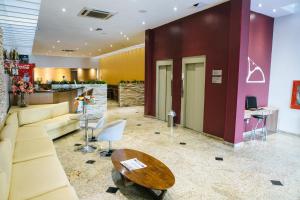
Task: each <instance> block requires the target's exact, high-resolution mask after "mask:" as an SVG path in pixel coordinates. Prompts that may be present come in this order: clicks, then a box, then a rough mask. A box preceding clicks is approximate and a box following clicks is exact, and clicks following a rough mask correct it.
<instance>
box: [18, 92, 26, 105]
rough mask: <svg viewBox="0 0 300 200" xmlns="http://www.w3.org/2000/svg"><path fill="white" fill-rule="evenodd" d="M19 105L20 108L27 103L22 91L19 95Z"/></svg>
mask: <svg viewBox="0 0 300 200" xmlns="http://www.w3.org/2000/svg"><path fill="white" fill-rule="evenodd" d="M19 106H20V107H21V108H24V107H26V106H27V105H26V101H25V93H24V92H22V93H21V95H20V102H19Z"/></svg>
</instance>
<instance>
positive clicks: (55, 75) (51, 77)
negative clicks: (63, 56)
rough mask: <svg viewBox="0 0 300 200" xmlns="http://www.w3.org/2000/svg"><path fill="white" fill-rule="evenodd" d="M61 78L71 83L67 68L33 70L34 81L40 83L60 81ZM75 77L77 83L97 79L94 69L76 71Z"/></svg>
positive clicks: (37, 68) (69, 72)
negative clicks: (40, 81)
mask: <svg viewBox="0 0 300 200" xmlns="http://www.w3.org/2000/svg"><path fill="white" fill-rule="evenodd" d="M63 76H65V77H66V78H65V80H67V81H71V69H69V68H39V67H36V68H34V80H35V81H37V80H41V79H42V83H46V82H47V81H62V80H63V78H62V77H63ZM77 76H78V80H79V81H89V80H96V79H97V70H96V69H81V68H79V69H77Z"/></svg>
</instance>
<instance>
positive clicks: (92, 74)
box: [77, 68, 97, 81]
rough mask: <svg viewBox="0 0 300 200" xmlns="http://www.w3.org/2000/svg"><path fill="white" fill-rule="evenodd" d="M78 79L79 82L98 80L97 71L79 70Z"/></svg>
mask: <svg viewBox="0 0 300 200" xmlns="http://www.w3.org/2000/svg"><path fill="white" fill-rule="evenodd" d="M77 76H78V77H77V78H78V80H79V81H90V80H96V79H97V70H96V69H80V68H79V69H78V71H77Z"/></svg>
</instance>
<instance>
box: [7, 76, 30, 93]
mask: <svg viewBox="0 0 300 200" xmlns="http://www.w3.org/2000/svg"><path fill="white" fill-rule="evenodd" d="M12 92H13V94H14V95H19V94H31V93H33V85H32V83H30V82H26V81H24V80H23V79H21V78H19V77H14V78H13V80H12Z"/></svg>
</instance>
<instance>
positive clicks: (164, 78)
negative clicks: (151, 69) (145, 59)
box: [157, 65, 172, 121]
mask: <svg viewBox="0 0 300 200" xmlns="http://www.w3.org/2000/svg"><path fill="white" fill-rule="evenodd" d="M157 78H158V98H157V101H158V102H157V105H158V111H157V118H158V119H160V120H164V121H166V120H167V116H168V112H170V110H171V107H172V97H171V96H172V94H171V88H172V87H171V84H172V67H171V65H161V66H158V77H157Z"/></svg>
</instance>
